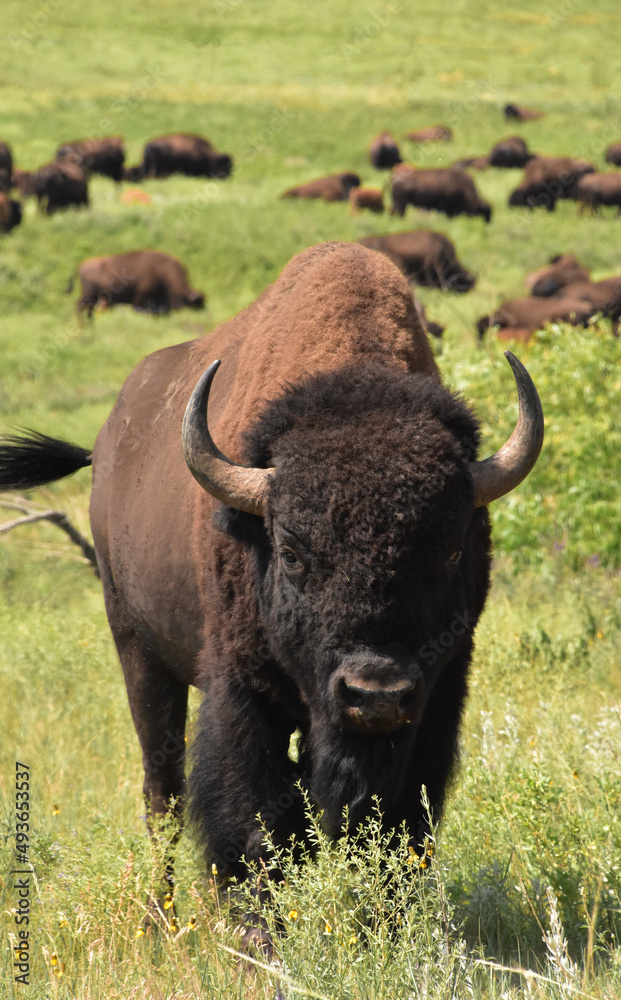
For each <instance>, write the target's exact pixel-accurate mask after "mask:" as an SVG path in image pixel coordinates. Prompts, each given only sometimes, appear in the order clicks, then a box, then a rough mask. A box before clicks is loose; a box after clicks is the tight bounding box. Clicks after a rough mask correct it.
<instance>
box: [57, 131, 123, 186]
mask: <svg viewBox="0 0 621 1000" xmlns="http://www.w3.org/2000/svg"><path fill="white" fill-rule="evenodd" d="M56 159H57V160H59V161H60V162H61V163H74V164H75V165H76V166H78V167H82V169H83V170H85V171H86V172H87V173H91V174H103V176H104V177H110V178H111V179H112V180H113V181H122V180H123V168H124V163H125V149H124V148H123V140H122V138H121V137H120V136H119V135H112V136H109V137H108V138H107V139H80V140H79V141H78V142H66V143H64V144H63V145H62V146H59V147H58V149H57V150H56Z"/></svg>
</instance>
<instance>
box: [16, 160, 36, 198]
mask: <svg viewBox="0 0 621 1000" xmlns="http://www.w3.org/2000/svg"><path fill="white" fill-rule="evenodd" d="M35 177H36V173H35V171H33V170H22V169H21V167H13V183H12V187H13V188H17V190H18V191H19V193H20V194H21V196H22V198H34V197H35V196H36V194H37V192H36V188H35Z"/></svg>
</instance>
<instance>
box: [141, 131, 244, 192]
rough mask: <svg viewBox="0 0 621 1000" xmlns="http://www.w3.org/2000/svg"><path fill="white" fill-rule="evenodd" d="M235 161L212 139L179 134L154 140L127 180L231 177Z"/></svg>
mask: <svg viewBox="0 0 621 1000" xmlns="http://www.w3.org/2000/svg"><path fill="white" fill-rule="evenodd" d="M232 169H233V160H232V158H231V157H230V156H229V154H228V153H217V152H216V150H215V149H214V148H213V146H212V144H211V143H210V142H209V140H208V139H204V138H203V137H202V136H200V135H187V134H186V133H183V132H175V133H172V134H171V135H161V136H159V137H158V138H157V139H151V140H150V142H148V143H147V144H146V146H145V147H144V150H143V154H142V163H141V164H139V165H138V166H136V167H129V168H128V169H127V170H125V172H124V174H123V176H124V179H125V180H131V181H140V180H144V179H145V178H151V177H170V175H171V174H186V175H187V176H189V177H214V178H220V179H223V178H226V177H230V175H231V171H232Z"/></svg>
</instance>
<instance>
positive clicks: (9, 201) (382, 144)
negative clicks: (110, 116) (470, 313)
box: [0, 104, 621, 340]
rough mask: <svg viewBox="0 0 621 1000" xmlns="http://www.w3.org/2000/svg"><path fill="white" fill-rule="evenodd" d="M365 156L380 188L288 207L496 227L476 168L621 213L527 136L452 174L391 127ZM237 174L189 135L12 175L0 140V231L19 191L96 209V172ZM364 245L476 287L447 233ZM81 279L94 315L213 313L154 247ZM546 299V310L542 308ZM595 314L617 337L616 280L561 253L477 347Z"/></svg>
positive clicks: (535, 191)
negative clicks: (133, 158) (335, 207)
mask: <svg viewBox="0 0 621 1000" xmlns="http://www.w3.org/2000/svg"><path fill="white" fill-rule="evenodd" d="M541 114H542V113H541V112H539V111H536V110H535V109H532V108H524V107H520V106H519V105H516V104H507V105H506V106H505V108H504V116H505V118H506V119H507V120H509V121H520V122H525V121H530V120H532V119H536V118H539V117H541ZM404 138H405V140H406V141H408V142H411V143H414V144H418V145H420V144H422V143H439V142H442V143H445V142H450V140H451V139H452V130H451V129H450V128H448V127H447V126H445V125H433V126H429V127H427V128H422V129H417V130H415V131H410V132H407V133H406V134H405V137H404ZM368 159H369V162H370V164H371V165H372V167H373V168H375V169H376V170H382V171H390V178H389V181H388V182H387V183H386V184H385V185H384V188H383V189H382V188H375V187H367V186H365V185H364V184H363V182H362V178H361V176H360V175H359V174H358V173H356V172H354V171H352V170H345V171H341V172H338V173H334V174H329V175H327V176H323V177H316V178H314V179H311V180H307V181H304V182H302V183H300V184H297V185H295V186H293V187H290V188H288V189H287V190H285V191H283V192H282V194H281V198H285V199H300V200H316V199H319V200H322V201H326V202H339V201H340V202H348V203H349V206H350V212H351V213H352V214H358V213H360V212H362V211H368V212H374V213H378V214H379V213H382V212H384V211H385V208H386V206H385V196H386V195H387V194H389V195H390V198H391V202H392V204H391V214H392V215H393V216H397V217H399V218H402V217H404V216H405V214H406V211H407V209H408V207H410V206H411V207H412V208H415V209H423V210H426V211H437V212H440V213H443V214H444V215H446V216H448V217H449V218H453V217H455V216H475V217H476V216H479V217H481V218H482V219H484V221H485V222H487V223H489V222H490V221H491V219H492V214H493V208H492V205H491V204H490V203H489V202H488V201H486V200H485V199H483V198H482V197H481V195H480V194H479V191H478V190H477V187H476V184H475V182H474V180H473V179H472V177H471V176H470V173H469V172H468V171H469V170H473V169H474V170H485V169H487V168H505V169H506V168H508V169H515V168H520V169H523V170H524V173H523V177H522V181H521V182H520V184H519V185H518V186H517V187H516V188H515V189H514V190H513V191H512V192H511V194H510V195H509V199H508V204H509V206H510V207H511V208H527V209H535V208H544V209H546V210H547V211H548V212H552V211H554V209H555V208H556V204H557V202H558V201H559V199H573V200H575V201H577V202H578V205H579V211H580V212H584V211H588V212H590V213H592V214H595V213H597V212H598V211H599V209H600V208H602V207H616V208H617V210H618V212H619V213H621V173H618V172H616V171H614V170H613V171H610V172H607V173H598V172H597V171H596V169H595V166H594V164H592V163H590V162H589V161H588V160H584V159H576V158H574V157H568V156H561V157H558V156H557V157H550V156H543V155H540V154H538V153H534V152H533V151H532V150H530V149H529V147H528V145H527V143H526V141H525V140H524V139H523V138H522V137H521V136H519V135H510V136H507V137H505V138H504V139H501V140H500V141H498V142H496V143H495V144H494V145H493V146H492V148H491V149H490V150H489V152H488V153H486V154H477V155H473V156H469V157H465V158H462V159H460V160H457V161H456V162H455V163H453V165H451V166H434V167H428V166H427V167H422V166H417V165H414V164H412V163H407V162H404V157H403V156H402V153H401V150H400V148H399V145H398V143H397V140H396V138H395V137H394V136H393V135H392V133H391V132H389V131H387V130H385V131H383V132H380V133H379V134H378V135H376V136H375V138H374V139H372V140H371V142H370V143H369V146H368ZM605 159H606V162H608V163H610V164H612V165H613V166H621V142H613V143H611V144H610V146H609V147H608V149H607V150H606V154H605ZM232 170H233V159H232V157H231V156H230V155H229V154H228V153H221V152H218V151H217V150H216V149H215V147H214V146H213V145H212V143H211V142H210V141H209V140H208V139H206V138H204V137H203V136H200V135H194V134H188V133H171V134H167V135H162V136H158V137H156V138H154V139H151V140H150V141H148V142H147V143H146V144H145V146H144V149H143V152H142V159H141V161H140V162H139V163H138V164H136V165H134V166H131V167H127V166H126V165H125V148H124V144H123V139H122V137H121V136H108V137H105V138H90V139H82V140H77V141H72V142H65V143H63V144H62V145H60V146H59V147H58V149H57V151H56V157H55V159H54V160H53V161H51V162H50V163H46V164H44V165H43V166H41V167H39V169H38V170H35V171H28V170H23V169H20V168H17V167H15V166H14V163H13V157H12V153H11V150H10V148H9V147H8V145H7V144H6V143H4V142H0V232H4V233H8V232H9V231H10V230H11V229H14V228H15V226H17V225H19V223H20V222H21V220H22V204H21V201H20V200H18V199H17V198H14V197H12V194H11V192H12V191H13V190H16V191H17V192H18V193H19V195H21V197H22V198H27V197H33V198H36V199H37V201H38V204H39V208H40V211H41V212H42V213H43V214H44V215H53V214H54V213H55V212H57V211H59V210H61V209H65V208H68V207H70V206H74V207H80V206H88V204H89V192H88V181H89V178H90V176H91V175H93V174H100V175H102V176H104V177H108V178H110V179H111V180H113V181H114V182H115V183H117V184H118V183H120V182H122V181H130V182H133V183H134V184H135V183H137V182H141V181H147V180H150V179H158V178H166V177H169V176H171V175H172V174H184V175H186V176H189V177H204V178H208V179H221V180H222V179H225V178H228V177H230V176H231V173H232ZM121 202H122V203H123V204H136V203H144V204H150V203H151V197H150V195H148V194H147V193H146V192H144V191H141V190H140V189H139V188H133V189H131V190H128V191H126V192H125V193H124V194H123V196H122V197H121ZM360 242H361V243H362V244H364V245H365V246H366V247H368V248H371V249H374V250H377V251H379V252H380V253H383V254H385V255H386V256H387V257H389V258H390V259H391V260H392V261H393V263H395V264H396V265H397V267H398V268H399V269H400V270H401V271H402V272H403V274H404V275H405V276H406V278H407V279H408V281H410V282H412V283H414V284H418V285H426V286H428V287H436V288H441V289H442V290H444V291H451V292H457V293H463V292H467V291H469V290H470V289H471V288H472V287H474V284H475V277H474V275H473V274H472V273H471V272H470V271H469V270H467V268H465V267H464V266H463V265H462V264H461V263H460V262H459V261H458V258H457V254H456V251H455V247H454V246H453V244H452V243H451V241H450V240H449V239H448V237H446V236H444V235H443V234H441V233H435V232H432V231H430V230H426V229H422V230H415V231H410V232H402V233H392V234H387V235H383V236H382V235H377V236H368V237H365V238H364V239H362V240H361V241H360ZM79 278H80V282H81V285H82V293H81V296H80V298H79V300H78V303H77V309H78V312H79V313H82V312H84V313H86V315H87V316H88V317H91V316H92V314H93V311H94V310H95V308H106V307H110V306H112V305H115V304H118V303H125V304H129V305H132V306H133V307H134V309H137V310H139V311H145V312H151V313H166V312H169V311H170V310H172V309H181V308H184V307H189V308H195V309H196V308H202V307H203V306H204V304H205V296H204V294H203V293H202V292H197V291H195V290H193V289H192V288H191V287H190V285H189V283H188V279H187V274H186V270H185V267H184V266H183V264H182V263H181V262H180V261H178V260H176V259H175V258H174V257H171V256H170V255H169V254H165V253H160V252H157V251H154V250H137V251H134V252H131V253H125V254H113V255H110V256H107V257H94V258H91V259H89V260H86V261H84V262H83V264H82V265H81V267H80V268H79ZM527 283H528V279H527ZM611 283H612V284H611ZM542 298H547V299H549V300H550V301H548V302H545V301H539V300H540V299H542ZM598 312H599V313H603V314H604V315H605V316H608V317H610V318H611V320H612V324H613V332H614V333H615V335H616V333H617V327H618V322H619V318H620V315H621V312H620V305H619V295H618V289H617V279H615V278H610V279H606V280H605V281H604V282H592V281H591V280H590V276H589V273H588V271H587V270H586V269H585V268H584V267H582V265H581V264H580V263H579V262H578V261H577V260H576V259H575V257H573V255H563V256H560V257H559V258H558V259H557V258H554V259H553V261H552V262H551V264H550V265H549V266H548V267H547V268H545V269H542V271H541V272H538V277H537V278H536V280H535V281H534V283H533V286H532V295H531V296H530V297H528V298H525V299H514V300H511V301H509V302H505V303H503V304H502V305H500V306H498V307H497V308H496V309H494V310H493V311H492V312H491V313H489V314H488V315H486V316H483V317H481V318H480V319H479V320H478V322H477V333H478V336H479V338H481V337H482V336H483V334H484V333H485V331H486V330H487V329H488V328H489V327H490V326H496V327H499V330H498V336H499V337H500V339H517V340H520V339H521V340H527V339H528V338H529V337H530V336H532V333H533V332H534V331H535V330H536V329H537V328H538V327H539V326H541V324H542V323H544V322H547V321H548V320H562V321H565V322H571V323H586V322H588V320H589V319H590V318H591V317H592V316H593V315H594V314H595V313H598ZM422 320H423V323H424V325H425V327H426V329H427V330H428V332H430V333H432V334H435V335H436V336H439V335H440V334H441V332H442V330H443V328H442V327H441V326H439V325H438V324H437V323H434V322H433V321H432V320H430V319H428V318H427V317H426V316H425V315H424V312H423V313H422Z"/></svg>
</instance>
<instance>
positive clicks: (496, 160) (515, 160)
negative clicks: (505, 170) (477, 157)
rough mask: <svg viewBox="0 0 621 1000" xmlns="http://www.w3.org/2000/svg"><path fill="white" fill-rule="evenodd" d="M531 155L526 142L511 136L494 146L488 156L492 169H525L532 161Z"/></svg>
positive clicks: (532, 154)
mask: <svg viewBox="0 0 621 1000" xmlns="http://www.w3.org/2000/svg"><path fill="white" fill-rule="evenodd" d="M533 156H534V153H531V152H530V150H529V149H528V146H527V145H526V143H525V142H524V140H523V139H522V138H521V137H520V136H519V135H510V136H507V138H506V139H501V140H500V142H497V143H496V145H495V146H492V148H491V149H490V151H489V153H488V154H487V162H488V163H489V165H490V167H525V166H526V164H527V163H528V162H529V160H532V159H533Z"/></svg>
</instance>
